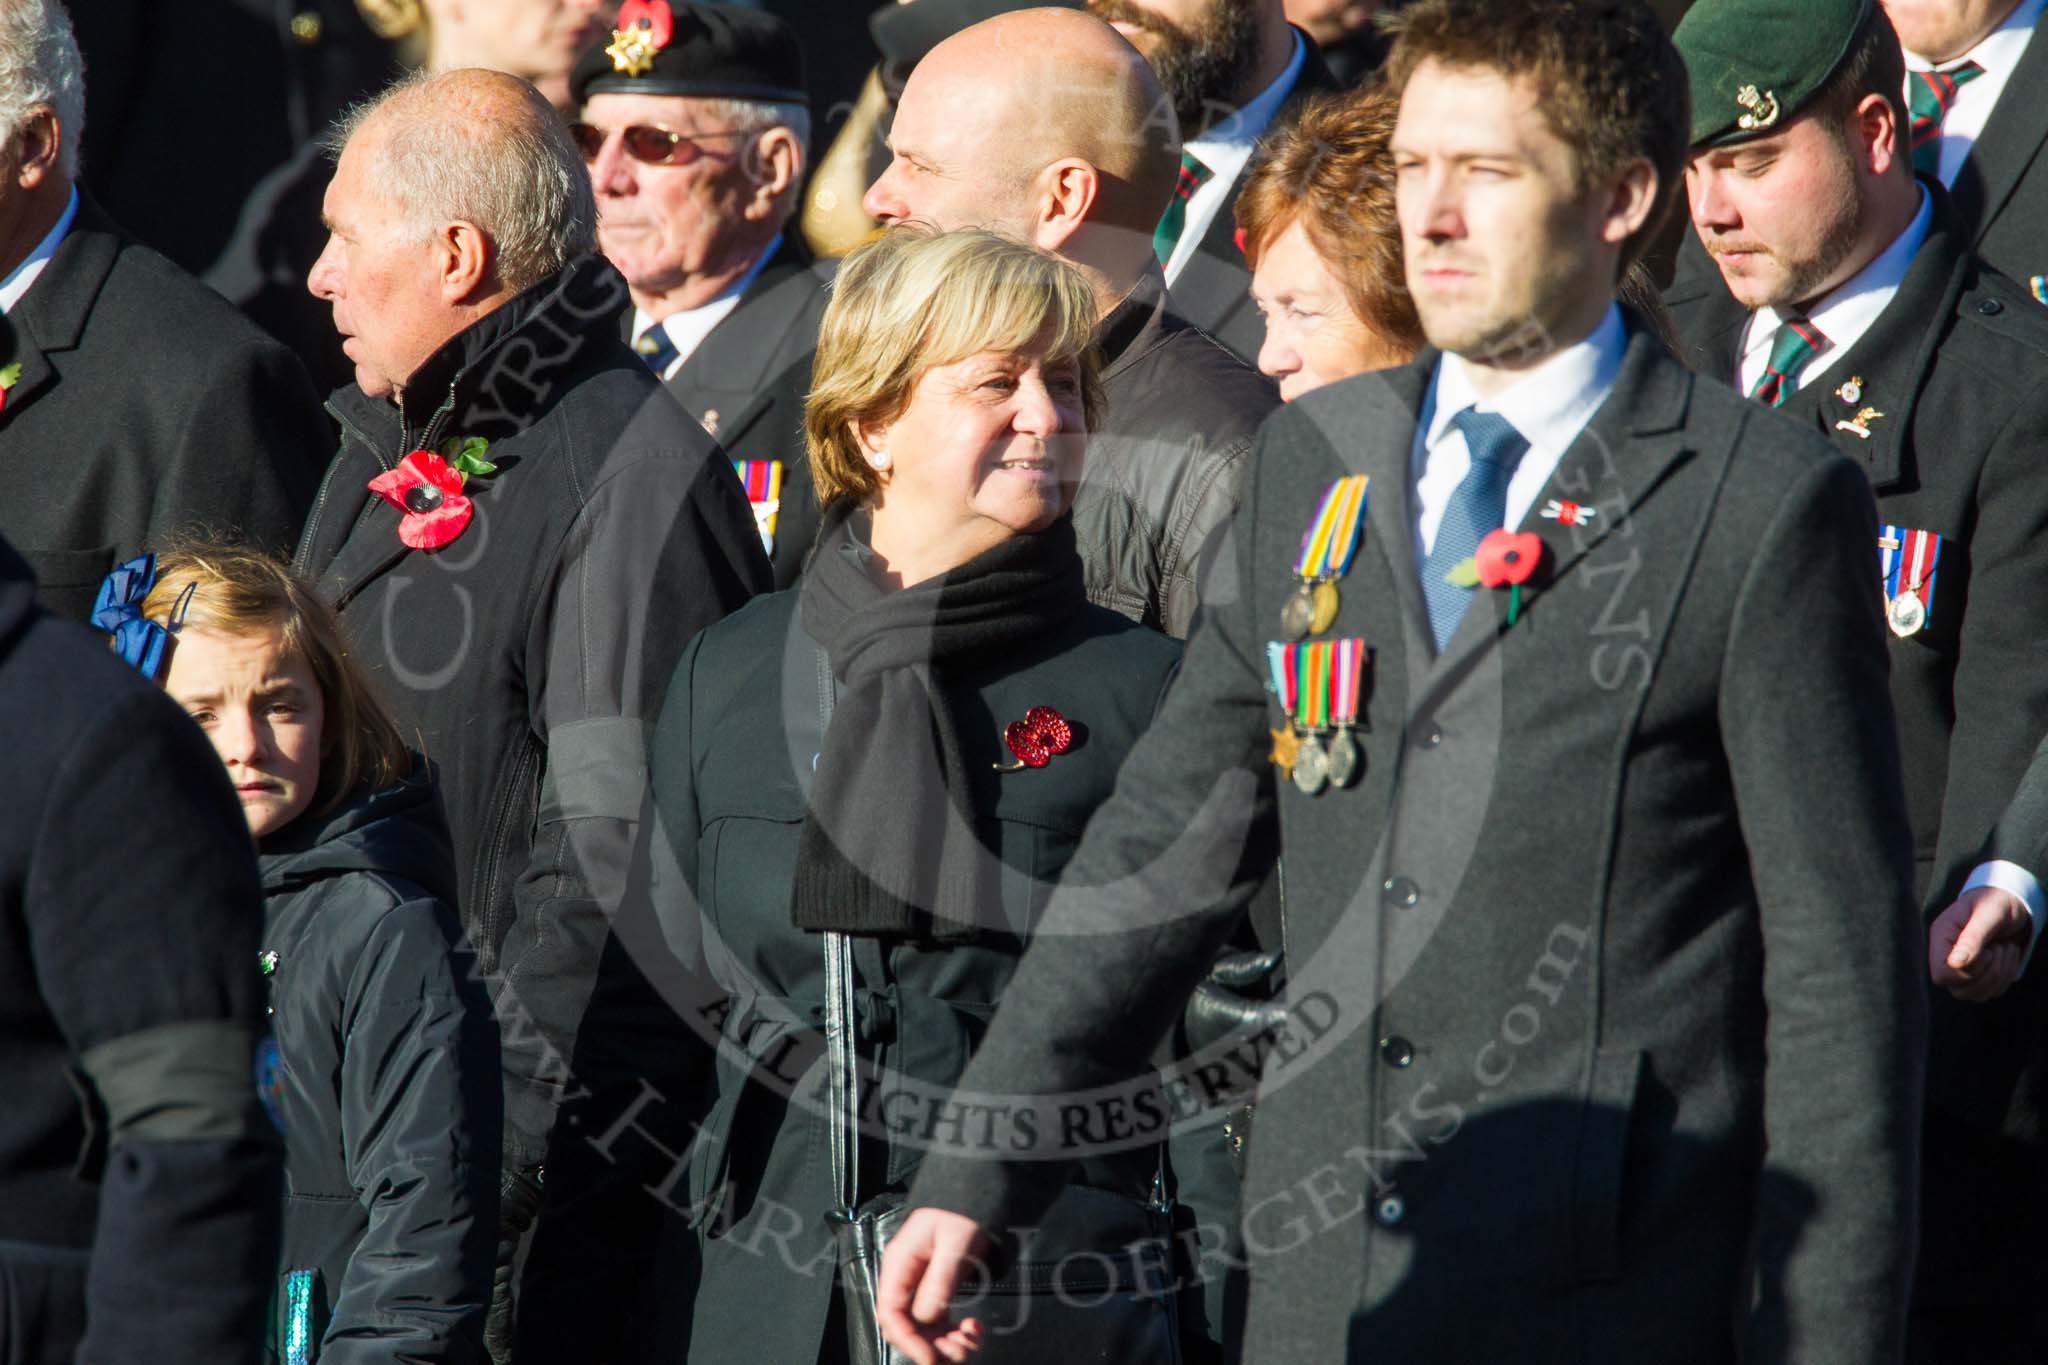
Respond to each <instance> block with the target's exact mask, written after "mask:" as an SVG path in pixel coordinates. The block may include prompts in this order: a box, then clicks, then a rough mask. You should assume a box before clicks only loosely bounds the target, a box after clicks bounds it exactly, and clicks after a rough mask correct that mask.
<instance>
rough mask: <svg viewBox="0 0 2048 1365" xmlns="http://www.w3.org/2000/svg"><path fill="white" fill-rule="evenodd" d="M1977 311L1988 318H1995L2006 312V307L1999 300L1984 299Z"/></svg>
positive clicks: (1978, 305)
mask: <svg viewBox="0 0 2048 1365" xmlns="http://www.w3.org/2000/svg"><path fill="white" fill-rule="evenodd" d="M1977 311H1978V312H1980V313H1982V314H1983V315H1984V316H1985V317H1987V318H1995V317H1997V316H1998V315H1999V314H2000V313H2003V312H2004V311H2005V305H2004V304H2002V303H2000V302H1999V301H1998V300H1997V299H1984V300H1981V301H1980V302H1979V303H1978V304H1977Z"/></svg>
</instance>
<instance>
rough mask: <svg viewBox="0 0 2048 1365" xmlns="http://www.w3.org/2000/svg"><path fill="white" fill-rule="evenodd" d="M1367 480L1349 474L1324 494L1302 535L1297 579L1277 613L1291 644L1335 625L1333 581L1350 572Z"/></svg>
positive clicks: (1360, 522) (1363, 518)
mask: <svg viewBox="0 0 2048 1365" xmlns="http://www.w3.org/2000/svg"><path fill="white" fill-rule="evenodd" d="M1371 484H1372V479H1371V477H1370V476H1368V475H1365V474H1350V475H1346V476H1345V477H1343V478H1341V479H1338V480H1336V481H1335V482H1333V483H1331V485H1330V486H1329V487H1328V488H1326V489H1324V490H1323V496H1322V500H1321V501H1320V502H1318V503H1317V504H1316V513H1315V516H1314V517H1312V518H1311V519H1310V520H1309V524H1308V526H1307V528H1306V529H1305V530H1303V532H1302V533H1301V552H1300V554H1299V555H1297V556H1296V557H1295V562H1294V573H1295V577H1297V578H1298V579H1300V580H1301V582H1300V586H1298V587H1296V588H1295V590H1294V593H1293V595H1292V596H1290V597H1289V598H1288V599H1287V602H1286V604H1285V605H1284V606H1283V607H1281V609H1280V633H1281V634H1283V635H1285V636H1286V637H1287V638H1288V639H1290V640H1299V639H1301V638H1302V637H1303V636H1304V635H1311V634H1313V635H1320V634H1322V633H1323V632H1324V631H1326V630H1328V629H1329V628H1330V627H1331V626H1332V625H1334V624H1335V623H1336V620H1337V605H1338V602H1337V587H1336V582H1337V580H1338V579H1340V578H1342V577H1343V576H1344V575H1345V574H1346V573H1347V572H1349V571H1350V568H1351V558H1352V556H1353V555H1354V554H1356V553H1357V551H1358V541H1359V530H1360V528H1361V527H1363V526H1364V525H1365V509H1366V494H1367V490H1368V489H1369V488H1370V486H1371Z"/></svg>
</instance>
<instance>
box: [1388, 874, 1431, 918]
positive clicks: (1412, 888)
mask: <svg viewBox="0 0 2048 1365" xmlns="http://www.w3.org/2000/svg"><path fill="white" fill-rule="evenodd" d="M1380 899H1382V900H1384V901H1385V902H1386V903H1387V904H1388V905H1392V906H1398V907H1399V908H1400V909H1403V910H1407V909H1410V908H1411V907H1413V906H1414V905H1415V903H1416V902H1417V901H1419V900H1421V899H1422V891H1421V889H1420V888H1418V887H1417V886H1416V885H1415V883H1414V882H1411V881H1409V880H1408V879H1407V878H1406V877H1389V878H1387V884H1386V885H1385V886H1383V887H1381V888H1380Z"/></svg>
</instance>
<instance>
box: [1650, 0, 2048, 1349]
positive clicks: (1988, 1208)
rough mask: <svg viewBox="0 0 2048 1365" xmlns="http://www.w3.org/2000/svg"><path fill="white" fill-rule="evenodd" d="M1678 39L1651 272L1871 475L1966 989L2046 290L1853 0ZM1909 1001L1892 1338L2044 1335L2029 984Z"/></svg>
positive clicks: (2016, 726) (1920, 878) (1715, 374)
mask: <svg viewBox="0 0 2048 1365" xmlns="http://www.w3.org/2000/svg"><path fill="white" fill-rule="evenodd" d="M1677 42H1678V46H1679V49H1680V51H1681V52H1682V53H1683V54H1684V56H1685V59H1686V64H1687V67H1688V68H1689V70H1690V72H1691V74H1692V80H1693V109H1694V113H1693V121H1692V161H1691V165H1690V169H1689V170H1688V173H1687V187H1688V191H1689V197H1690V202H1691V209H1692V220H1693V226H1694V227H1695V228H1696V229H1697V232H1698V236H1699V240H1700V242H1701V244H1702V245H1703V246H1704V247H1705V248H1706V251H1707V252H1708V254H1709V255H1710V256H1711V257H1712V259H1713V260H1714V261H1715V263H1716V264H1717V265H1718V266H1719V273H1720V277H1721V279H1720V281H1717V282H1714V283H1712V284H1710V285H1707V286H1706V287H1703V288H1692V289H1686V290H1680V289H1677V288H1674V290H1673V291H1672V298H1671V304H1672V315H1673V318H1674V320H1675V321H1676V323H1677V325H1678V328H1679V331H1680V332H1681V334H1682V336H1683V338H1684V340H1685V343H1686V344H1687V346H1688V347H1689V348H1690V351H1691V354H1690V359H1691V361H1692V363H1693V364H1694V365H1695V366H1696V367H1697V368H1699V369H1700V370H1701V371H1702V372H1703V373H1705V374H1707V375H1709V376H1710V377H1712V378H1715V379H1718V380H1720V381H1721V382H1723V383H1732V384H1734V385H1735V386H1736V387H1737V388H1738V389H1739V390H1740V391H1741V392H1743V393H1746V394H1748V395H1749V396H1751V397H1752V398H1755V399H1757V400H1758V401H1760V402H1763V403H1766V404H1768V405H1770V406H1773V407H1779V408H1782V409H1783V410H1784V411H1785V412H1788V413H1790V414H1792V415H1793V416H1795V417H1797V418H1799V419H1800V420H1801V421H1802V422H1805V423H1807V424H1809V425H1811V426H1813V427H1815V428H1816V429H1818V430H1819V431H1820V432H1821V433H1822V434H1823V435H1825V436H1827V437H1828V438H1829V439H1830V440H1832V441H1833V442H1834V444H1835V446H1836V447H1837V448H1838V449H1839V450H1840V451H1841V453H1842V454H1844V455H1846V456H1849V457H1850V458H1852V459H1854V460H1856V461H1857V462H1858V463H1859V464H1860V465H1861V466H1862V468H1863V470H1864V473H1865V474H1866V475H1867V476H1868V477H1869V480H1870V483H1871V486H1872V488H1873V490H1874V491H1875V493H1876V495H1877V508H1878V520H1879V522H1880V523H1881V525H1880V527H1879V529H1878V540H1877V545H1876V556H1875V562H1874V563H1873V564H1872V566H1871V567H1872V569H1873V571H1874V573H1875V574H1876V575H1877V586H1878V587H1879V588H1880V591H1881V596H1878V597H1868V598H1866V599H1865V600H1867V601H1869V602H1871V604H1872V606H1873V608H1881V609H1882V610H1883V612H1884V615H1885V619H1886V622H1887V624H1888V625H1889V626H1890V628H1891V640H1890V654H1891V670H1890V673H1891V679H1890V683H1891V685H1890V691H1891V696H1892V702H1893V704H1894V706H1895V707H1896V709H1897V712H1898V718H1899V731H1900V739H1901V744H1902V748H1903V752H1904V758H1905V775H1906V796H1907V807H1908V812H1909V814H1910V815H1911V817H1912V827H1913V842H1912V852H1913V857H1914V862H1915V869H1914V870H1915V877H1916V890H1917V891H1918V893H1919V894H1920V896H1921V898H1922V904H1923V906H1924V907H1925V909H1926V911H1927V912H1928V913H1933V912H1934V911H1937V910H1942V913H1941V914H1940V915H1939V916H1938V917H1937V919H1936V922H1935V926H1934V931H1933V936H1934V943H1933V945H1932V946H1931V950H1930V965H1931V967H1932V969H1933V970H1934V972H1935V975H1936V977H1937V980H1939V981H1940V982H1941V984H1943V985H1945V986H1950V987H1951V988H1953V989H1956V990H1958V991H1959V992H1961V993H1962V994H1964V995H1968V996H1974V995H1976V994H1977V992H1976V991H1975V990H1973V989H1972V987H1973V986H1974V985H1975V984H1976V983H1974V982H1966V981H1962V980H1957V979H1954V978H1955V977H1956V975H1957V971H1958V969H1963V968H1967V967H1969V966H1970V965H1971V962H1970V959H1971V957H1972V955H1973V954H1982V955H1983V956H1984V957H1985V958H1986V964H1985V966H1986V967H1987V968H1989V967H1991V966H1993V965H1994V962H1995V961H1996V960H2001V959H2002V960H2003V961H2005V962H2006V963H2008V964H2009V965H2010V966H2012V967H2014V968H2016V967H2017V965H2018V963H2019V961H2020V959H2021V957H2022V956H2023V955H2024V953H2025V951H2026V949H2027V947H2028V946H2029V945H2030V943H2031V941H2032V935H2033V931H2034V921H2035V920H2036V919H2037V918H2038V917H2039V916H2040V915H2041V914H2042V913H2043V909H2044V904H2043V900H2042V895H2041V888H2040V885H2039V883H2038V882H2037V881H2036V880H2035V877H2034V875H2032V874H2031V873H2030V872H2029V871H2028V870H2027V869H2025V868H2023V867H2021V866H2019V865H2018V864H2016V863H2013V862H2010V861H1986V857H1987V855H1986V847H1987V839H1988V838H1989V837H1990V835H1991V833H1992V831H1993V828H1994V826H1995V825H1996V824H1997V822H1998V819H1999V816H2000V813H2001V812H2002V811H2003V810H2004V809H2005V807H2006V805H2007V803H2008V802H2009V801H2010V800H2011V798H2012V796H2013V793H2014V791H2015V788H2016V787H2017V785H2018V784H2019V782H2020V779H2021V777H2022V774H2023V773H2024V771H2025V768H2026V763H2027V759H2028V756H2029V755H2030V754H2031V753H2032V752H2033V750H2034V746H2035V744H2036V742H2037V741H2038V740H2039V739H2040V738H2041V735H2042V733H2043V731H2044V729H2048V670H2044V669H2042V668H2041V666H2040V650H2041V644H2040V642H2041V641H2042V640H2043V639H2044V638H2048V598H2044V596H2043V594H2042V593H2041V591H2040V584H2041V582H2042V580H2043V577H2044V576H2048V392H2044V391H2043V384H2042V380H2043V378H2044V377H2048V315H2044V314H2043V313H2042V311H2041V309H2040V308H2039V306H2038V305H2036V304H2035V303H2034V302H2033V301H2032V300H2031V299H2030V298H2029V297H2028V293H2027V291H2026V289H2025V288H2024V287H2022V286H2021V285H2019V284H2017V283H2015V282H2013V281H2011V280H2008V279H2006V278H2005V277H2004V276H2002V275H2000V274H1998V273H1997V272H1995V271H1993V270H1992V269H1991V268H1990V267H1989V266H1988V265H1986V264H1984V263H1983V262H1982V261H1980V260H1979V259H1978V258H1977V257H1976V256H1975V255H1973V254H1972V252H1971V250H1970V241H1971V236H1972V234H1971V232H1970V230H1969V228H1968V227H1967V226H1966V225H1965V224H1963V223H1961V222H1959V221H1958V220H1957V218H1956V216H1955V214H1954V212H1953V209H1952V205H1951V203H1950V200H1949V196H1948V195H1947V193H1946V192H1945V191H1944V190H1943V189H1942V187H1941V185H1940V183H1939V182H1938V181H1937V180H1935V179H1934V178H1932V177H1931V176H1928V175H1925V174H1923V175H1922V176H1920V177H1919V178H1917V179H1916V177H1915V175H1914V168H1913V164H1912V158H1911V152H1910V132H1909V127H1910V125H1909V115H1908V112H1907V110H1906V108H1905V107H1904V103H1903V101H1902V100H1901V99H1900V97H1899V92H1900V90H1901V88H1902V86H1903V83H1904V76H1905V71H1904V59H1903V57H1902V55H1901V51H1900V47H1899V41H1898V38H1897V37H1896V35H1895V34H1894V33H1893V31H1892V28H1891V25H1890V23H1889V22H1888V21H1887V20H1886V18H1885V14H1884V11H1883V9H1882V8H1880V7H1879V6H1877V5H1876V4H1875V3H1873V0H1801V3H1800V4H1798V5H1796V6H1794V7H1791V8H1789V9H1788V8H1785V7H1784V6H1782V5H1781V4H1779V3H1778V0H1702V2H1701V3H1700V4H1698V5H1696V6H1694V8H1693V9H1692V10H1691V11H1690V12H1689V13H1688V14H1687V16H1686V18H1685V21H1684V22H1683V23H1682V24H1681V25H1680V26H1679V29H1678V36H1677ZM1840 700H1841V701H1842V703H1843V704H1849V703H1850V700H1851V699H1849V698H1841V699H1840ZM2033 871H2034V872H2041V871H2048V869H2044V868H2039V867H2038V866H2037V867H2036V868H2035V869H2033ZM1943 907H1949V908H1948V909H1946V910H1943ZM1973 915H1975V916H1976V917H1977V919H1978V922H1977V923H1976V924H1975V925H1974V926H1972V927H1971V929H1970V944H1971V949H1970V951H1968V952H1964V951H1961V950H1959V949H1958V947H1957V939H1958V935H1959V934H1960V933H1961V932H1962V931H1963V929H1964V926H1965V924H1967V923H1968V922H1969V921H1970V919H1971V917H1972V916H1973ZM1932 1024H1933V1032H1932V1034H1931V1038H1930V1047H1929V1071H1928V1101H1929V1104H1928V1113H1927V1125H1926V1165H1925V1180H1926V1185H1925V1194H1924V1200H1923V1206H1922V1215H1923V1223H1922V1247H1921V1254H1920V1273H1919V1283H1918V1286H1917V1294H1916V1305H1915V1307H1916V1319H1915V1352H1916V1353H1919V1354H1920V1355H1921V1358H1924V1359H1926V1360H1929V1361H1933V1360H1938V1359H1942V1360H1945V1359H1960V1358H1965V1357H1967V1358H1972V1359H1986V1360H1993V1359H1995V1360H2018V1359H2027V1360H2038V1359H2042V1358H2044V1357H2048V1334H2044V1332H2043V1328H2044V1327H2048V1315H2044V1314H2043V1313H2042V1312H2041V1311H2040V1309H2039V1306H2038V1303H2037V1299H2038V1293H2039V1286H2040V1284H2041V1283H2042V1279H2043V1277H2044V1276H2048V1253H2044V1251H2043V1247H2042V1242H2041V1239H2040V1236H2039V1230H2038V1226H2037V1225H2038V1222H2039V1214H2040V1210H2041V1206H2042V1192H2043V1191H2044V1188H2048V1187H2044V1185H2043V1182H2042V1172H2043V1171H2044V1170H2048V1147H2044V1145H2043V1143H2042V1142H2041V1140H2040V1136H2039V1135H2040V1133H2041V1130H2042V1122H2043V1116H2044V1111H2043V1107H2042V1102H2041V1099H2040V1098H2039V1097H2040V1095H2041V1093H2042V1090H2041V1087H2042V1084H2043V1083H2044V1081H2048V1047H2044V1045H2043V1039H2044V1038H2048V994H2044V993H2043V987H2042V983H2041V982H2040V981H2038V980H2032V981H2027V982H2025V983H2024V984H2023V986H2022V988H2021V989H2020V990H2019V991H2017V992H2014V993H2012V994H2011V995H2009V996H2007V997H2006V998H2004V999H2000V1000H1998V1001H1996V1002H1995V1003H1979V1002H1977V1001H1975V1000H1971V999H1957V998H1953V997H1951V996H1950V995H1948V994H1947V993H1945V992H1944V993H1937V994H1936V995H1935V997H1934V1004H1933V1018H1932Z"/></svg>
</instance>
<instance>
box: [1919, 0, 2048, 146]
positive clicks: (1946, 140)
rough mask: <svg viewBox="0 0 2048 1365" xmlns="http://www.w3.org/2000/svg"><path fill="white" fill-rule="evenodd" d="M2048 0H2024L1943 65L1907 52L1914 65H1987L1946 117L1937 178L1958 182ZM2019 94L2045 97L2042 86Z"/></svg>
mask: <svg viewBox="0 0 2048 1365" xmlns="http://www.w3.org/2000/svg"><path fill="white" fill-rule="evenodd" d="M2044 3H2048V0H2020V4H2019V6H2018V7H2017V8H2016V9H2014V10H2013V12H2012V13H2011V14H2008V15H2006V16H2005V22H2004V23H2002V24H2000V25H1999V26H1998V27H1997V28H1995V29H1993V30H1991V32H1989V33H1987V34H1985V35H1984V37H1983V38H1982V39H1981V40H1980V41H1979V42H1978V44H1977V45H1976V46H1975V47H1973V48H1971V49H1970V50H1969V51H1968V52H1965V53H1964V54H1963V55H1962V56H1960V57H1956V58H1954V59H1952V60H1950V61H1946V62H1943V63H1941V64H1940V65H1939V66H1937V65H1936V64H1935V63H1933V62H1930V61H1928V60H1927V59H1926V58H1925V57H1923V56H1921V55H1920V54H1919V53H1917V52H1908V53H1907V54H1906V69H1907V70H1908V71H1936V70H1943V69H1946V68H1948V67H1951V66H1954V65H1955V64H1956V63H1957V62H1963V61H1971V62H1975V63H1976V64H1977V65H1979V66H1981V67H1983V68H1984V74H1983V75H1981V76H1978V77H1976V78H1975V79H1974V80H1971V81H1970V82H1969V83H1967V84H1965V85H1959V86H1957V87H1956V102H1955V103H1954V104H1952V105H1950V106H1949V111H1948V117H1947V118H1945V119H1943V120H1942V121H1941V159H1940V160H1939V162H1937V163H1936V165H1935V168H1934V175H1935V179H1937V180H1939V181H1941V183H1942V184H1943V185H1954V184H1955V183H1956V172H1957V171H1960V170H1961V169H1962V168H1963V160H1964V158H1966V157H1968V156H1969V155H1970V148H1972V147H1974V146H1975V145H1976V144H1977V139H1978V138H1980V137H1982V136H1983V135H1984V125H1985V124H1987V123H1989V122H1990V121H1991V111H1992V110H1993V109H1995V108H1997V107H1998V97H1999V96H2000V95H2002V94H2004V93H2005V87H2006V83H2007V82H2008V81H2010V80H2011V79H2012V72H2013V68H2014V67H2016V66H2018V65H2019V64H2020V54H2021V53H2023V52H2025V51H2026V50H2027V43H2028V41H2029V40H2031V39H2032V38H2033V36H2034V24H2035V22H2036V21H2037V20H2039V19H2040V17H2041V7H2042V5H2043V4H2044ZM1912 90H1913V83H1912V81H1911V79H1908V80H1907V82H1906V93H1907V97H1908V98H1909V99H1910V98H1911V96H1912ZM2014 98H2015V99H2041V98H2043V96H2042V93H2041V92H2040V91H2038V90H2037V91H2035V92H2034V93H2033V94H2032V95H2029V94H2027V93H2026V92H2025V91H2019V92H2017V93H2016V94H2015V95H2014Z"/></svg>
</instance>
